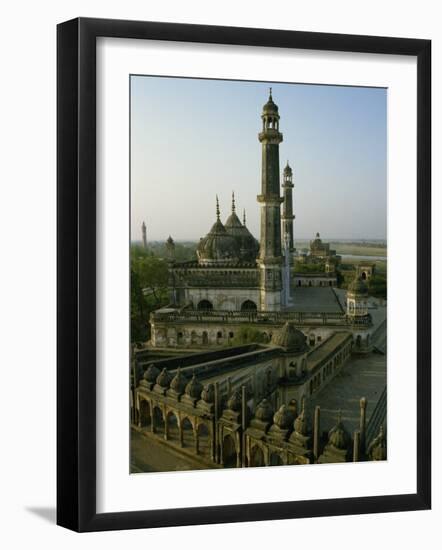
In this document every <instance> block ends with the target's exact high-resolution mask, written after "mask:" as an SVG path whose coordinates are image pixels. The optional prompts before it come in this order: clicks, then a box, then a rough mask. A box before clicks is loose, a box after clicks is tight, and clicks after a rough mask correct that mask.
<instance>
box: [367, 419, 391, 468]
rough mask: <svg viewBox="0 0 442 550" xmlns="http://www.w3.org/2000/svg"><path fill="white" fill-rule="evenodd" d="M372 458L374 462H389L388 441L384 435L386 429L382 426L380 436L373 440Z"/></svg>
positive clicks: (370, 451)
mask: <svg viewBox="0 0 442 550" xmlns="http://www.w3.org/2000/svg"><path fill="white" fill-rule="evenodd" d="M369 454H370V458H371V459H372V460H387V440H386V438H385V434H384V427H383V426H382V424H381V427H380V430H379V435H378V436H377V437H375V439H373V441H372V443H371V445H370V449H369Z"/></svg>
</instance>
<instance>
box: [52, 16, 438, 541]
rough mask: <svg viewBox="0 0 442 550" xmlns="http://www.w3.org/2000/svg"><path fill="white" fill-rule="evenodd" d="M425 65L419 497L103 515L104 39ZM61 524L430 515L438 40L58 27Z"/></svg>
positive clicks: (420, 124) (146, 26) (420, 87)
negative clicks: (99, 475)
mask: <svg viewBox="0 0 442 550" xmlns="http://www.w3.org/2000/svg"><path fill="white" fill-rule="evenodd" d="M97 37H117V38H133V39H144V40H167V41H180V42H197V43H207V44H229V45H246V46H267V47H272V48H281V47H283V48H302V49H309V50H326V51H340V52H361V53H377V54H396V55H405V56H415V57H416V58H417V174H416V177H417V226H418V235H417V243H418V245H417V266H418V267H417V281H418V285H417V358H416V360H417V395H416V399H417V492H416V493H415V494H398V495H385V496H375V497H361V498H337V499H325V500H311V501H301V502H296V501H293V502H281V503H279V502H274V503H260V504H241V505H226V506H210V507H199V508H181V509H166V510H150V511H149V510H139V511H134V512H118V513H103V514H97V512H96V435H97V431H96V320H97V316H96V252H97V250H96V239H95V235H96V200H97V199H96V39H97ZM57 48H58V58H57V73H58V74H57V93H58V99H57V142H58V145H57V180H58V198H57V210H58V214H57V225H58V241H57V255H58V260H57V281H58V283H57V284H58V288H57V326H58V336H57V347H58V350H57V364H58V367H57V415H58V419H57V438H58V441H57V464H58V466H57V523H58V524H59V525H61V526H64V527H67V528H69V529H72V530H75V531H103V530H111V529H134V528H147V527H164V526H177V525H196V524H209V523H224V522H242V521H258V520H273V519H288V518H303V517H318V516H326V515H346V514H367V513H375V512H376V513H379V512H396V511H410V510H424V509H429V508H430V506H431V417H430V411H431V351H430V350H431V342H430V335H431V310H430V307H431V302H430V299H431V295H430V292H431V290H430V288H431V285H430V282H431V280H430V277H431V271H430V270H431V235H430V227H431V171H430V170H431V168H430V167H431V41H429V40H418V39H409V38H388V37H376V36H353V35H338V34H324V33H314V32H296V31H285V30H263V29H254V28H235V27H217V26H202V25H184V24H172V23H159V22H140V21H120V20H107V19H88V18H79V19H74V20H71V21H67V22H64V23H61V24H60V25H58V28H57Z"/></svg>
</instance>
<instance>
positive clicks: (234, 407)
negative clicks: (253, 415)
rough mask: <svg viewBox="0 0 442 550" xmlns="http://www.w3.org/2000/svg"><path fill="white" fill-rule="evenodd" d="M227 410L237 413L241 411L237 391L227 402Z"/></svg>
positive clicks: (239, 397)
mask: <svg viewBox="0 0 442 550" xmlns="http://www.w3.org/2000/svg"><path fill="white" fill-rule="evenodd" d="M227 408H228V409H229V410H231V411H235V412H239V411H240V410H241V396H240V394H239V392H238V391H235V392H233V394H232V395H231V396H230V397H229V399H228V401H227Z"/></svg>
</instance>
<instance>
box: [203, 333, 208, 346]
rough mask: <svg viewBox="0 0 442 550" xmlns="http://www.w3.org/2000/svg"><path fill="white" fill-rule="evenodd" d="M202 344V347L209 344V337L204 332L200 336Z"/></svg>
mask: <svg viewBox="0 0 442 550" xmlns="http://www.w3.org/2000/svg"><path fill="white" fill-rule="evenodd" d="M202 342H203V346H207V345H208V343H209V335H208V334H207V332H206V331H204V332H203V334H202Z"/></svg>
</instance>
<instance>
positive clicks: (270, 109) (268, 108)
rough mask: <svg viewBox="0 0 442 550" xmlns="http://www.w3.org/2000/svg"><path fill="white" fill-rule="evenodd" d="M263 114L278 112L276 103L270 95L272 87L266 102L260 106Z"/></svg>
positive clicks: (275, 113)
mask: <svg viewBox="0 0 442 550" xmlns="http://www.w3.org/2000/svg"><path fill="white" fill-rule="evenodd" d="M262 114H263V115H277V114H278V105H276V103H274V101H273V97H272V89H271V88H270V95H269V99H268V101H267V103H266V104H265V105H264V107H263V108H262Z"/></svg>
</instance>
